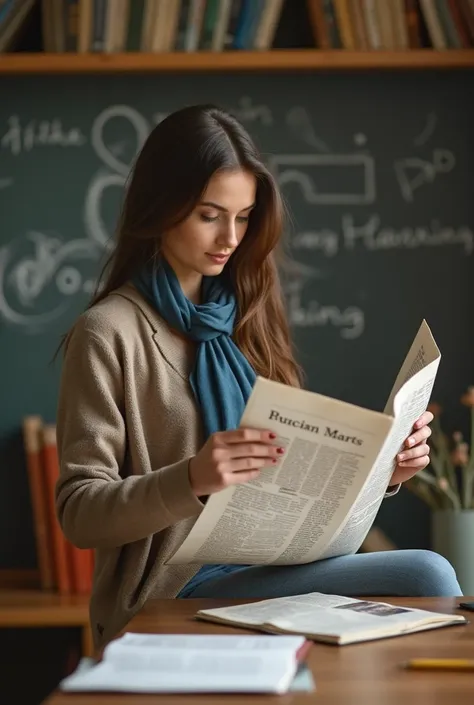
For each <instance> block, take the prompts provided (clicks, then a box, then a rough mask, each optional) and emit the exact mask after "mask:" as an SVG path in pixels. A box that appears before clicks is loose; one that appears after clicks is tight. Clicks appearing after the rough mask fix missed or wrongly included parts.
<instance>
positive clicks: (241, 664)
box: [59, 632, 314, 702]
mask: <svg viewBox="0 0 474 705" xmlns="http://www.w3.org/2000/svg"><path fill="white" fill-rule="evenodd" d="M309 646H310V642H308V641H307V640H306V639H305V638H304V637H300V636H292V635H286V636H283V637H281V636H280V637H279V638H278V639H276V638H275V637H274V636H269V635H255V636H254V635H247V634H245V635H238V636H234V635H230V634H217V635H216V634H213V635H205V634H139V633H132V632H126V633H125V634H123V635H122V636H121V637H119V638H117V639H114V640H113V641H111V642H110V643H109V644H108V645H107V646H106V647H105V649H104V653H103V656H102V659H101V660H100V661H99V662H97V661H95V660H94V659H87V660H85V659H83V660H82V661H81V663H80V665H79V667H78V668H77V669H76V670H75V671H74V672H73V673H72V674H70V675H68V676H66V678H64V679H63V680H62V681H61V682H60V684H59V687H60V689H61V690H63V691H67V692H119V693H120V692H122V693H126V692H128V693H224V692H227V693H285V692H287V691H288V690H291V691H293V690H314V681H313V680H312V678H311V674H310V673H309V672H308V670H307V669H306V677H305V678H301V675H300V677H299V678H298V679H296V676H297V672H298V670H299V667H300V666H301V665H303V660H304V659H305V658H306V655H307V653H308V650H309V649H308V647H309ZM303 675H304V673H303ZM295 681H296V682H295ZM94 702H95V701H94Z"/></svg>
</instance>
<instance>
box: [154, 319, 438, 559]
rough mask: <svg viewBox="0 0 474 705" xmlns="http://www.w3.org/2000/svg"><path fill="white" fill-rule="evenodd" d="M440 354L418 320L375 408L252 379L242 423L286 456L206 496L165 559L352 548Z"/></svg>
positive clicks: (332, 552)
mask: <svg viewBox="0 0 474 705" xmlns="http://www.w3.org/2000/svg"><path fill="white" fill-rule="evenodd" d="M440 359H441V354H440V351H439V349H438V347H437V345H436V343H435V341H434V338H433V336H432V334H431V331H430V329H429V327H428V324H427V323H426V321H422V323H421V325H420V328H419V330H418V333H417V335H416V336H415V339H414V340H413V343H412V345H411V347H410V349H409V351H408V354H407V355H406V358H405V361H404V362H403V364H402V367H401V368H400V371H399V373H398V375H397V377H396V380H395V383H394V385H393V388H392V391H391V393H390V395H389V398H388V401H387V403H386V405H385V409H384V411H383V412H382V411H373V410H370V409H365V408H363V407H360V406H356V405H354V404H350V403H347V402H343V401H340V400H337V399H333V398H330V397H327V396H323V395H321V394H317V393H315V392H311V391H306V390H303V389H297V388H293V387H289V386H287V385H284V384H280V383H278V382H272V381H270V380H267V379H262V378H261V377H259V378H258V379H257V381H256V383H255V385H254V387H253V390H252V393H251V395H250V398H249V400H248V403H247V405H246V408H245V410H244V413H243V416H242V419H241V421H240V425H241V426H243V427H253V428H262V429H268V430H271V431H273V432H274V433H275V435H276V436H277V438H276V440H275V443H276V444H277V445H278V446H282V447H284V448H285V454H284V455H283V456H282V458H281V459H280V460H279V462H278V463H277V464H275V465H274V464H270V465H269V466H268V467H265V468H262V470H261V471H260V473H259V475H258V476H257V477H256V478H255V479H254V480H251V481H250V482H247V483H245V484H241V485H233V486H231V487H227V488H225V489H224V490H222V491H220V492H216V493H215V494H213V495H211V496H210V497H209V498H208V499H207V502H206V505H205V507H204V509H203V510H202V512H201V513H200V515H199V516H198V518H197V520H196V522H195V524H194V525H193V527H192V529H191V531H190V532H189V534H188V535H187V537H186V539H185V540H184V542H183V543H182V544H181V546H180V547H179V548H178V549H177V551H176V552H175V553H174V554H173V555H172V556H170V558H169V559H168V561H167V563H168V564H170V565H174V564H186V563H197V564H216V563H226V564H237V565H262V564H274V565H291V564H293V565H295V564H303V563H310V562H313V561H317V560H323V559H326V558H332V557H334V556H339V555H349V554H352V553H356V552H357V551H358V550H359V549H360V547H361V545H362V544H363V542H364V540H365V538H366V536H367V535H368V532H369V530H370V528H371V526H372V524H373V522H374V520H375V517H376V515H377V512H378V510H379V507H380V504H381V503H382V501H383V499H384V497H385V496H386V494H387V490H388V488H389V485H390V482H391V477H392V475H393V471H394V469H395V467H396V456H397V454H398V452H399V451H400V450H401V448H402V447H403V444H404V442H405V440H406V439H407V438H408V436H409V435H410V433H411V432H412V428H413V424H414V423H415V421H416V420H417V419H418V418H419V417H420V416H421V414H422V413H423V412H424V411H425V410H426V408H427V405H428V401H429V398H430V396H431V391H432V387H433V384H434V380H435V378H436V374H437V370H438V366H439V362H440ZM379 364H380V363H379Z"/></svg>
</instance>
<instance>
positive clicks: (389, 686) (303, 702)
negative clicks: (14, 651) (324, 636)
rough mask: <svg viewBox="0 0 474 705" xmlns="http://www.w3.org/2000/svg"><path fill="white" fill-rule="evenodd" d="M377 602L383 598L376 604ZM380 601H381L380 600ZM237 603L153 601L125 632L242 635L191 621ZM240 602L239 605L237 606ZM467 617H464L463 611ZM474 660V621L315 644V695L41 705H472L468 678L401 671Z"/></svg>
mask: <svg viewBox="0 0 474 705" xmlns="http://www.w3.org/2000/svg"><path fill="white" fill-rule="evenodd" d="M375 599H381V598H375ZM384 600H385V601H389V602H392V603H398V604H402V605H407V606H412V607H422V608H426V609H432V610H435V611H439V612H448V613H449V612H454V611H455V610H456V600H455V599H454V598H453V599H451V598H428V599H422V598H418V599H413V598H412V599H403V600H402V599H400V600H396V599H392V598H391V599H389V600H387V599H386V598H384ZM384 600H382V601H384ZM238 602H239V601H238V600H202V599H196V600H191V599H190V600H153V601H151V602H149V603H148V604H147V605H146V607H145V608H144V609H143V610H142V611H141V612H140V614H139V615H137V616H136V617H135V618H134V619H132V621H131V622H130V624H129V625H128V627H127V631H135V632H161V633H165V634H170V633H179V632H182V633H201V634H204V633H206V634H218V633H231V632H234V633H245V632H242V630H237V629H231V628H230V627H222V626H220V625H216V624H211V623H206V622H198V621H197V620H193V615H194V614H195V612H196V610H198V609H201V608H203V607H218V606H223V605H229V604H237V603H238ZM240 602H242V601H240ZM465 614H467V615H469V613H465ZM421 656H431V657H444V656H450V657H464V658H465V657H469V658H474V620H473V622H472V623H471V624H469V625H467V626H456V627H447V628H443V629H439V630H433V631H427V632H421V633H419V634H412V635H409V636H402V637H397V638H394V639H384V640H380V641H373V642H366V643H363V644H354V645H352V646H343V647H337V646H328V645H323V644H315V645H314V646H313V648H312V650H311V653H310V656H309V659H308V664H309V666H310V667H311V669H312V672H313V675H314V677H315V680H316V687H317V690H316V691H315V692H314V693H311V694H307V693H301V694H288V695H281V696H268V695H264V696H252V695H245V696H244V695H241V696H239V695H232V696H224V695H213V696H209V695H200V696H181V695H160V696H158V695H142V696H139V695H126V694H107V695H96V694H92V695H91V694H89V695H87V694H83V695H79V694H72V693H60V692H57V693H54V694H53V695H51V696H50V697H49V698H48V699H47V700H46V701H45V703H44V705H138V704H139V703H143V705H154V704H155V703H156V704H157V705H158V703H160V705H161V704H162V703H172V705H205V704H206V705H208V703H209V702H213V703H219V705H237V704H238V703H245V704H246V705H257V704H258V705H260V704H261V705H274V704H275V705H276V703H278V705H290V704H291V705H309V703H310V702H314V703H315V705H316V704H317V705H343V704H344V705H450V703H451V702H455V703H456V705H467V704H468V703H469V705H472V703H473V702H474V674H473V673H442V672H421V671H419V672H406V671H403V670H401V669H400V668H399V664H400V663H401V662H403V661H405V660H406V659H408V658H414V657H421Z"/></svg>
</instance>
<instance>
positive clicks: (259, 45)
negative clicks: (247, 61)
mask: <svg viewBox="0 0 474 705" xmlns="http://www.w3.org/2000/svg"><path fill="white" fill-rule="evenodd" d="M266 2H267V4H266V6H265V8H264V11H263V13H262V15H261V18H260V23H259V25H258V27H257V31H256V33H255V37H254V41H253V45H254V49H257V50H259V51H266V50H267V49H270V48H271V47H272V44H273V40H274V39H275V34H276V31H277V28H278V24H279V22H280V16H281V12H282V10H283V0H266Z"/></svg>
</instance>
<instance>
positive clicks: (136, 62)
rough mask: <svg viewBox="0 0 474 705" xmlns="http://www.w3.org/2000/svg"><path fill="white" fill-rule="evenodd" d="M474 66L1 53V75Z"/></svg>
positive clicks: (359, 58)
mask: <svg viewBox="0 0 474 705" xmlns="http://www.w3.org/2000/svg"><path fill="white" fill-rule="evenodd" d="M461 68H474V49H459V50H458V49H449V50H445V51H438V50H434V49H412V50H409V51H348V50H331V51H323V50H319V49H316V50H315V49H289V50H278V49H275V50H271V51H262V52H260V51H226V52H218V53H216V52H205V51H199V52H172V53H154V54H149V53H124V54H101V53H87V54H75V53H65V54H47V53H41V52H38V53H23V52H17V53H11V54H0V74H32V73H34V74H48V73H55V74H58V73H61V74H64V73H78V74H79V73H131V72H136V73H143V72H147V73H149V72H197V71H211V72H218V71H285V70H288V71H290V70H298V71H305V70H307V71H340V70H344V71H352V70H361V71H370V70H390V69H402V70H410V69H413V70H421V69H461Z"/></svg>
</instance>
